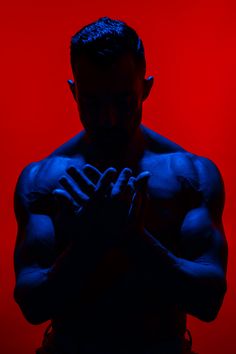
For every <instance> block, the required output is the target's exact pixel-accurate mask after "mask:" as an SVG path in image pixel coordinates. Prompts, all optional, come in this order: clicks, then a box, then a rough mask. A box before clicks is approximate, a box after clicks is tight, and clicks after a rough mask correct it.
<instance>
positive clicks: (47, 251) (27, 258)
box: [14, 213, 55, 275]
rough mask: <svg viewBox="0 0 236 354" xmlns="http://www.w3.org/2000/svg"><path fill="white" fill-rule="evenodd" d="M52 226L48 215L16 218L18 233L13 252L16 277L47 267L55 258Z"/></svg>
mask: <svg viewBox="0 0 236 354" xmlns="http://www.w3.org/2000/svg"><path fill="white" fill-rule="evenodd" d="M54 238H55V234H54V226H53V223H52V220H51V218H50V217H49V216H48V215H42V214H40V215H39V214H31V213H28V215H27V218H24V220H21V219H19V218H18V233H17V240H16V246H15V252H14V265H15V272H16V275H18V274H19V273H22V272H27V271H29V272H30V271H32V270H34V269H40V268H42V269H43V268H47V267H49V266H50V265H51V264H52V262H53V260H54V258H55V254H54V253H55V245H54V243H55V240H54Z"/></svg>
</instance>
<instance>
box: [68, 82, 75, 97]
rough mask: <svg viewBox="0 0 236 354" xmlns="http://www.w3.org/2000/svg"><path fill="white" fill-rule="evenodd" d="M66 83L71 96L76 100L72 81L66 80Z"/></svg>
mask: <svg viewBox="0 0 236 354" xmlns="http://www.w3.org/2000/svg"><path fill="white" fill-rule="evenodd" d="M67 82H68V85H69V88H70V90H71V92H72V95H73V97H74V99H75V100H76V92H75V83H74V81H73V80H67Z"/></svg>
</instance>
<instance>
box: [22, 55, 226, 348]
mask: <svg viewBox="0 0 236 354" xmlns="http://www.w3.org/2000/svg"><path fill="white" fill-rule="evenodd" d="M131 59H132V58H130V57H129V56H127V57H122V58H120V59H119V60H118V61H117V62H116V63H115V64H114V66H112V67H109V68H107V69H106V70H103V71H101V70H99V69H98V68H96V65H94V64H93V63H90V62H89V61H86V60H84V61H83V60H81V62H80V69H79V70H80V71H79V72H80V74H81V75H80V76H79V77H77V78H76V80H77V82H75V83H74V82H73V81H70V82H69V84H70V88H71V90H72V93H73V96H74V98H75V101H76V104H77V105H78V109H79V112H80V117H81V121H82V123H83V125H84V127H85V130H84V131H82V132H81V133H79V134H78V135H76V136H75V137H74V138H73V139H71V140H70V141H68V142H67V143H66V144H64V145H62V146H61V147H60V148H58V149H57V150H56V151H55V152H54V153H53V154H51V155H50V156H48V157H47V158H46V159H44V160H42V161H40V162H35V163H32V164H31V165H29V166H28V167H26V168H25V169H24V171H23V172H22V174H21V176H20V178H19V180H18V184H17V188H16V194H15V210H16V215H17V220H18V224H19V230H18V239H17V244H16V251H15V269H16V278H17V281H16V288H15V299H16V301H17V303H18V304H19V305H20V307H21V309H22V312H23V314H24V315H25V317H26V319H27V320H28V321H29V322H31V323H33V324H39V323H42V322H44V321H46V320H48V319H53V320H54V321H55V323H57V321H59V322H60V323H62V327H60V328H67V330H68V329H70V330H71V333H74V332H73V331H74V330H75V332H76V333H75V334H74V336H73V335H72V334H71V337H70V344H68V342H67V339H66V336H65V338H64V337H63V335H64V332H63V331H62V333H61V337H62V338H64V339H63V343H61V344H60V345H63V346H64V347H63V349H66V348H67V346H68V347H69V345H71V346H73V348H74V349H73V350H74V351H73V350H72V351H71V353H77V352H76V351H77V350H78V349H80V350H81V353H83V348H86V345H90V346H92V345H93V344H94V346H96V350H97V351H94V353H95V352H96V353H100V352H101V353H102V352H103V353H105V349H106V350H108V352H109V350H110V352H109V353H110V354H112V353H113V352H114V353H116V348H114V351H113V349H112V343H113V345H114V343H115V346H116V347H117V346H118V344H117V343H120V345H121V346H122V345H124V343H127V338H129V340H130V343H129V344H128V346H129V345H130V346H132V348H135V350H134V353H144V350H143V351H142V350H141V348H143V346H144V347H145V348H147V347H148V346H149V345H152V346H154V345H156V346H157V348H158V343H159V342H158V341H160V342H161V340H162V339H163V338H165V336H166V337H167V338H168V336H169V335H170V336H171V337H173V336H175V335H176V336H180V335H181V331H182V328H181V326H179V327H178V325H177V323H179V322H181V323H184V322H185V317H186V314H187V313H189V314H192V315H194V316H196V317H197V318H199V319H201V320H203V321H207V322H208V321H212V320H214V319H215V318H216V316H217V314H218V311H219V309H220V307H221V304H222V301H223V298H224V294H225V291H226V266H227V243H226V239H225V236H224V231H223V226H222V210H223V204H224V188H223V183H222V179H221V177H220V174H219V171H218V169H217V168H216V167H215V165H214V164H213V163H212V162H211V161H210V160H208V159H206V158H203V157H198V156H196V155H193V154H191V153H189V152H187V151H185V150H184V149H183V148H181V147H180V146H178V145H176V144H175V143H173V142H171V141H169V140H167V139H165V138H164V137H162V136H160V135H158V134H157V133H155V132H153V131H151V130H150V129H148V128H146V127H144V126H143V125H141V116H142V103H143V101H144V100H145V99H146V98H147V97H148V95H149V92H150V90H151V87H152V83H153V78H152V77H150V78H148V79H145V80H144V79H142V78H141V77H139V76H137V74H136V71H135V70H134V63H133V62H132V60H131ZM127 88H128V93H127V92H126V91H125V90H127ZM125 92H126V94H125ZM122 95H123V96H122ZM125 95H126V96H125ZM121 96H122V97H123V99H124V102H123V103H122V105H121V108H119V109H118V108H117V107H120V104H118V103H117V102H118V101H117V100H118V98H117V97H121ZM91 97H93V100H94V101H93V103H92V102H91ZM94 97H95V98H94ZM124 97H125V98H124ZM93 104H95V106H96V109H92V108H91V107H92V105H93ZM122 107H125V108H122ZM125 112H126V113H127V114H126V116H125V117H123V114H125ZM121 118H122V119H123V118H124V119H123V120H121ZM103 131H106V136H104V135H103ZM116 132H117V134H116ZM110 136H111V137H112V138H109V137H110ZM63 326H64V327H63ZM70 326H71V327H70ZM72 328H73V330H72ZM76 329H77V330H76ZM78 333H79V334H78ZM88 333H89V338H90V341H91V343H93V344H88V342H87V341H86V335H88ZM83 340H84V342H83ZM73 341H74V342H73ZM72 343H74V344H73V345H72ZM122 343H123V344H122ZM150 343H151V344H150ZM136 346H137V348H136ZM99 348H100V349H101V351H99ZM104 348H105V349H104ZM138 348H139V350H140V351H138ZM85 352H86V350H84V353H85ZM92 352H93V351H92V349H91V353H92ZM123 353H126V352H125V351H123ZM129 353H131V351H130V352H129Z"/></svg>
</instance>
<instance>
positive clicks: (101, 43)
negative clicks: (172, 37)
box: [70, 17, 146, 76]
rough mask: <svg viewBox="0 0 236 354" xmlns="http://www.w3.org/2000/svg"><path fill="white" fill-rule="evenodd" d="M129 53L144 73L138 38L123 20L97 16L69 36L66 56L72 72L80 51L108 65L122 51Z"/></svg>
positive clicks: (143, 55)
mask: <svg viewBox="0 0 236 354" xmlns="http://www.w3.org/2000/svg"><path fill="white" fill-rule="evenodd" d="M125 53H131V54H132V55H133V57H134V59H135V63H136V64H137V69H138V70H139V72H140V73H141V74H142V75H143V76H145V72H146V60H145V54H144V47H143V43H142V40H141V39H140V38H139V36H138V34H137V32H136V31H135V30H134V29H133V28H131V27H130V26H128V25H127V24H126V23H125V22H123V21H119V20H114V19H111V18H109V17H101V18H99V19H98V20H97V21H95V22H92V23H90V24H88V25H86V26H84V27H83V28H82V29H80V30H79V31H78V32H77V33H75V34H74V35H73V36H72V38H71V44H70V60H71V67H72V71H73V73H74V74H75V72H76V71H75V68H76V63H77V61H78V58H79V57H80V56H81V55H82V54H86V55H88V57H89V58H90V59H92V60H93V61H95V62H96V63H97V64H99V65H109V64H110V63H112V62H114V60H115V59H117V58H119V57H120V56H121V55H122V54H125Z"/></svg>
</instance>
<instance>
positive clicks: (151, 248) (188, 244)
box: [129, 158, 228, 322]
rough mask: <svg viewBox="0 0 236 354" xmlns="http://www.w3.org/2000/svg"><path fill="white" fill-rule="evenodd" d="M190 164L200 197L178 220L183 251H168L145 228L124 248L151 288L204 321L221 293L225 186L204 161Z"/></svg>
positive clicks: (212, 315) (217, 304) (224, 258)
mask: <svg viewBox="0 0 236 354" xmlns="http://www.w3.org/2000/svg"><path fill="white" fill-rule="evenodd" d="M194 163H195V167H196V170H197V172H198V176H199V181H200V191H201V194H202V201H201V205H199V206H198V207H196V208H194V209H191V210H189V212H188V213H187V214H186V216H185V218H184V220H183V223H182V227H181V246H182V247H181V248H182V256H181V257H177V256H176V255H174V254H173V253H172V252H170V251H169V250H167V249H166V248H165V247H164V246H163V245H162V244H161V243H160V242H159V241H158V240H157V239H155V238H154V237H153V236H152V235H151V234H150V233H149V232H148V230H146V229H145V228H144V229H143V230H142V231H141V233H139V235H138V236H137V235H136V236H137V238H136V240H135V238H134V239H133V244H131V245H130V246H129V252H131V253H132V252H133V254H134V255H135V257H137V256H138V257H139V260H140V261H141V262H142V261H143V262H145V263H146V265H147V264H148V267H149V271H150V274H152V281H153V287H154V288H156V289H159V290H160V291H161V292H163V294H165V296H166V299H169V300H170V301H173V302H175V303H176V304H178V305H179V307H180V308H181V309H182V310H183V311H185V312H187V313H189V314H192V315H194V316H196V317H198V318H199V319H201V320H203V321H207V322H209V321H212V320H214V319H215V317H216V316H217V313H218V311H219V309H220V307H221V304H222V302H223V298H224V295H225V292H226V268H227V253H228V249H227V242H226V239H225V235H224V231H223V225H222V211H223V205H224V188H223V183H222V179H221V177H220V174H219V172H218V170H217V169H216V167H215V166H214V165H213V164H212V163H211V162H210V161H209V160H207V159H203V158H199V159H197V160H196V161H195V162H194ZM135 242H136V244H135ZM137 244H139V246H137ZM159 290H158V291H159Z"/></svg>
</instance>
